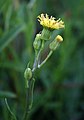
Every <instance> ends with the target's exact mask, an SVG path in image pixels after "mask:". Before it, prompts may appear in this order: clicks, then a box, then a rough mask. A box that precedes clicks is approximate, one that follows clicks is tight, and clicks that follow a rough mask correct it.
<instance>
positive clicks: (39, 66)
mask: <svg viewBox="0 0 84 120" xmlns="http://www.w3.org/2000/svg"><path fill="white" fill-rule="evenodd" d="M52 53H53V51H50V52H49V54H48V55H47V57H46V59H45V60H44V61H43V62H42V63H41V64H40V65H38V68H41V67H42V66H43V65H44V64H45V63H46V61H47V60H48V59H49V57H50V56H51V55H52Z"/></svg>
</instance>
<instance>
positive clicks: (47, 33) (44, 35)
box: [41, 28, 52, 40]
mask: <svg viewBox="0 0 84 120" xmlns="http://www.w3.org/2000/svg"><path fill="white" fill-rule="evenodd" d="M51 33H52V31H51V30H49V29H47V28H44V29H43V30H42V33H41V39H43V40H49V39H50V36H51Z"/></svg>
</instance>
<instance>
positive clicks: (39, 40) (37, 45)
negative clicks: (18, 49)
mask: <svg viewBox="0 0 84 120" xmlns="http://www.w3.org/2000/svg"><path fill="white" fill-rule="evenodd" d="M40 38H41V34H37V35H36V38H35V40H34V43H33V46H34V49H35V50H38V49H39V48H40V46H41V39H40Z"/></svg>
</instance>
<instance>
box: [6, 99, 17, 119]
mask: <svg viewBox="0 0 84 120" xmlns="http://www.w3.org/2000/svg"><path fill="white" fill-rule="evenodd" d="M5 103H6V106H7V109H8V111H9V112H10V114H11V115H12V117H13V118H14V120H17V118H16V116H15V114H14V113H13V112H12V111H11V109H10V107H9V105H8V102H7V98H5Z"/></svg>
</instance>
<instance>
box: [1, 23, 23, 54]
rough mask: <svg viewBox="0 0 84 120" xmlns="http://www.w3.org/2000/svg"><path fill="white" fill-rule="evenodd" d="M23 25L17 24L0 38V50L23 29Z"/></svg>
mask: <svg viewBox="0 0 84 120" xmlns="http://www.w3.org/2000/svg"><path fill="white" fill-rule="evenodd" d="M24 28H25V25H18V26H16V27H14V28H12V29H11V30H10V31H9V32H7V33H6V34H5V35H3V36H2V38H1V39H0V52H1V51H2V50H3V49H4V48H5V47H6V46H7V45H8V44H9V43H10V42H11V41H13V40H14V38H15V37H16V36H17V35H18V34H19V33H20V32H22V31H23V30H24Z"/></svg>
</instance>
